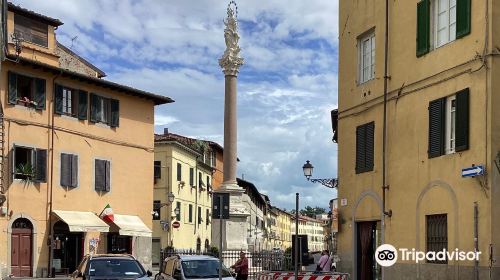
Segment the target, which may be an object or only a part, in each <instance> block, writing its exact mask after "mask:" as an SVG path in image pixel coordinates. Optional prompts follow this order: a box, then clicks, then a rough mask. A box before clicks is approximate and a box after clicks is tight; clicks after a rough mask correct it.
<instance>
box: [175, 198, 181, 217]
mask: <svg viewBox="0 0 500 280" xmlns="http://www.w3.org/2000/svg"><path fill="white" fill-rule="evenodd" d="M176 208H177V209H179V212H178V213H179V214H175V218H176V219H177V221H179V222H180V221H181V203H180V202H179V201H177V207H176Z"/></svg>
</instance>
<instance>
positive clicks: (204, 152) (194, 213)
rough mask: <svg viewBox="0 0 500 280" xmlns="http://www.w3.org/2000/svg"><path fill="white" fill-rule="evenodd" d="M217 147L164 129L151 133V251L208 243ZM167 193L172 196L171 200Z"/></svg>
mask: <svg viewBox="0 0 500 280" xmlns="http://www.w3.org/2000/svg"><path fill="white" fill-rule="evenodd" d="M219 148H220V146H218V145H217V144H215V143H213V142H210V141H204V140H197V139H193V138H189V137H184V136H181V135H178V134H174V133H169V132H168V130H167V129H166V130H165V133H164V134H157V135H155V169H156V170H157V172H156V174H157V176H156V180H155V187H154V205H155V208H156V209H155V210H154V211H155V212H157V213H159V215H156V216H155V218H154V220H153V251H154V254H157V253H158V252H159V250H160V249H165V248H168V247H173V248H175V249H177V250H192V251H196V252H203V251H205V250H208V249H209V248H210V247H211V245H212V241H211V240H212V236H211V235H212V222H211V219H212V218H211V211H212V210H211V208H212V172H213V170H214V167H215V160H216V150H217V149H219ZM169 194H173V197H175V198H174V200H173V202H172V203H170V201H169V200H168V197H169ZM176 209H178V212H177V213H176ZM174 222H178V223H179V227H178V228H173V226H172V225H173V223H174ZM156 261H159V258H157V259H156Z"/></svg>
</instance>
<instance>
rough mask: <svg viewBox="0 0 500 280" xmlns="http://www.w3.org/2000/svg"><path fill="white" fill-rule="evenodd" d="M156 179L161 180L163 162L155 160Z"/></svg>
mask: <svg viewBox="0 0 500 280" xmlns="http://www.w3.org/2000/svg"><path fill="white" fill-rule="evenodd" d="M154 178H155V179H160V178H161V161H159V160H155V162H154Z"/></svg>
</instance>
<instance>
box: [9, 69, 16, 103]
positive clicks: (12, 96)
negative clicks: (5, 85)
mask: <svg viewBox="0 0 500 280" xmlns="http://www.w3.org/2000/svg"><path fill="white" fill-rule="evenodd" d="M9 104H17V74H16V73H12V72H10V71H9Z"/></svg>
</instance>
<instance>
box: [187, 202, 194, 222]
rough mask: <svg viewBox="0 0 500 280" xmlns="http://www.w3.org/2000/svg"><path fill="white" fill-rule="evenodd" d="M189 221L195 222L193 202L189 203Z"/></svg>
mask: <svg viewBox="0 0 500 280" xmlns="http://www.w3.org/2000/svg"><path fill="white" fill-rule="evenodd" d="M188 222H190V223H192V222H193V205H192V204H189V216H188Z"/></svg>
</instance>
